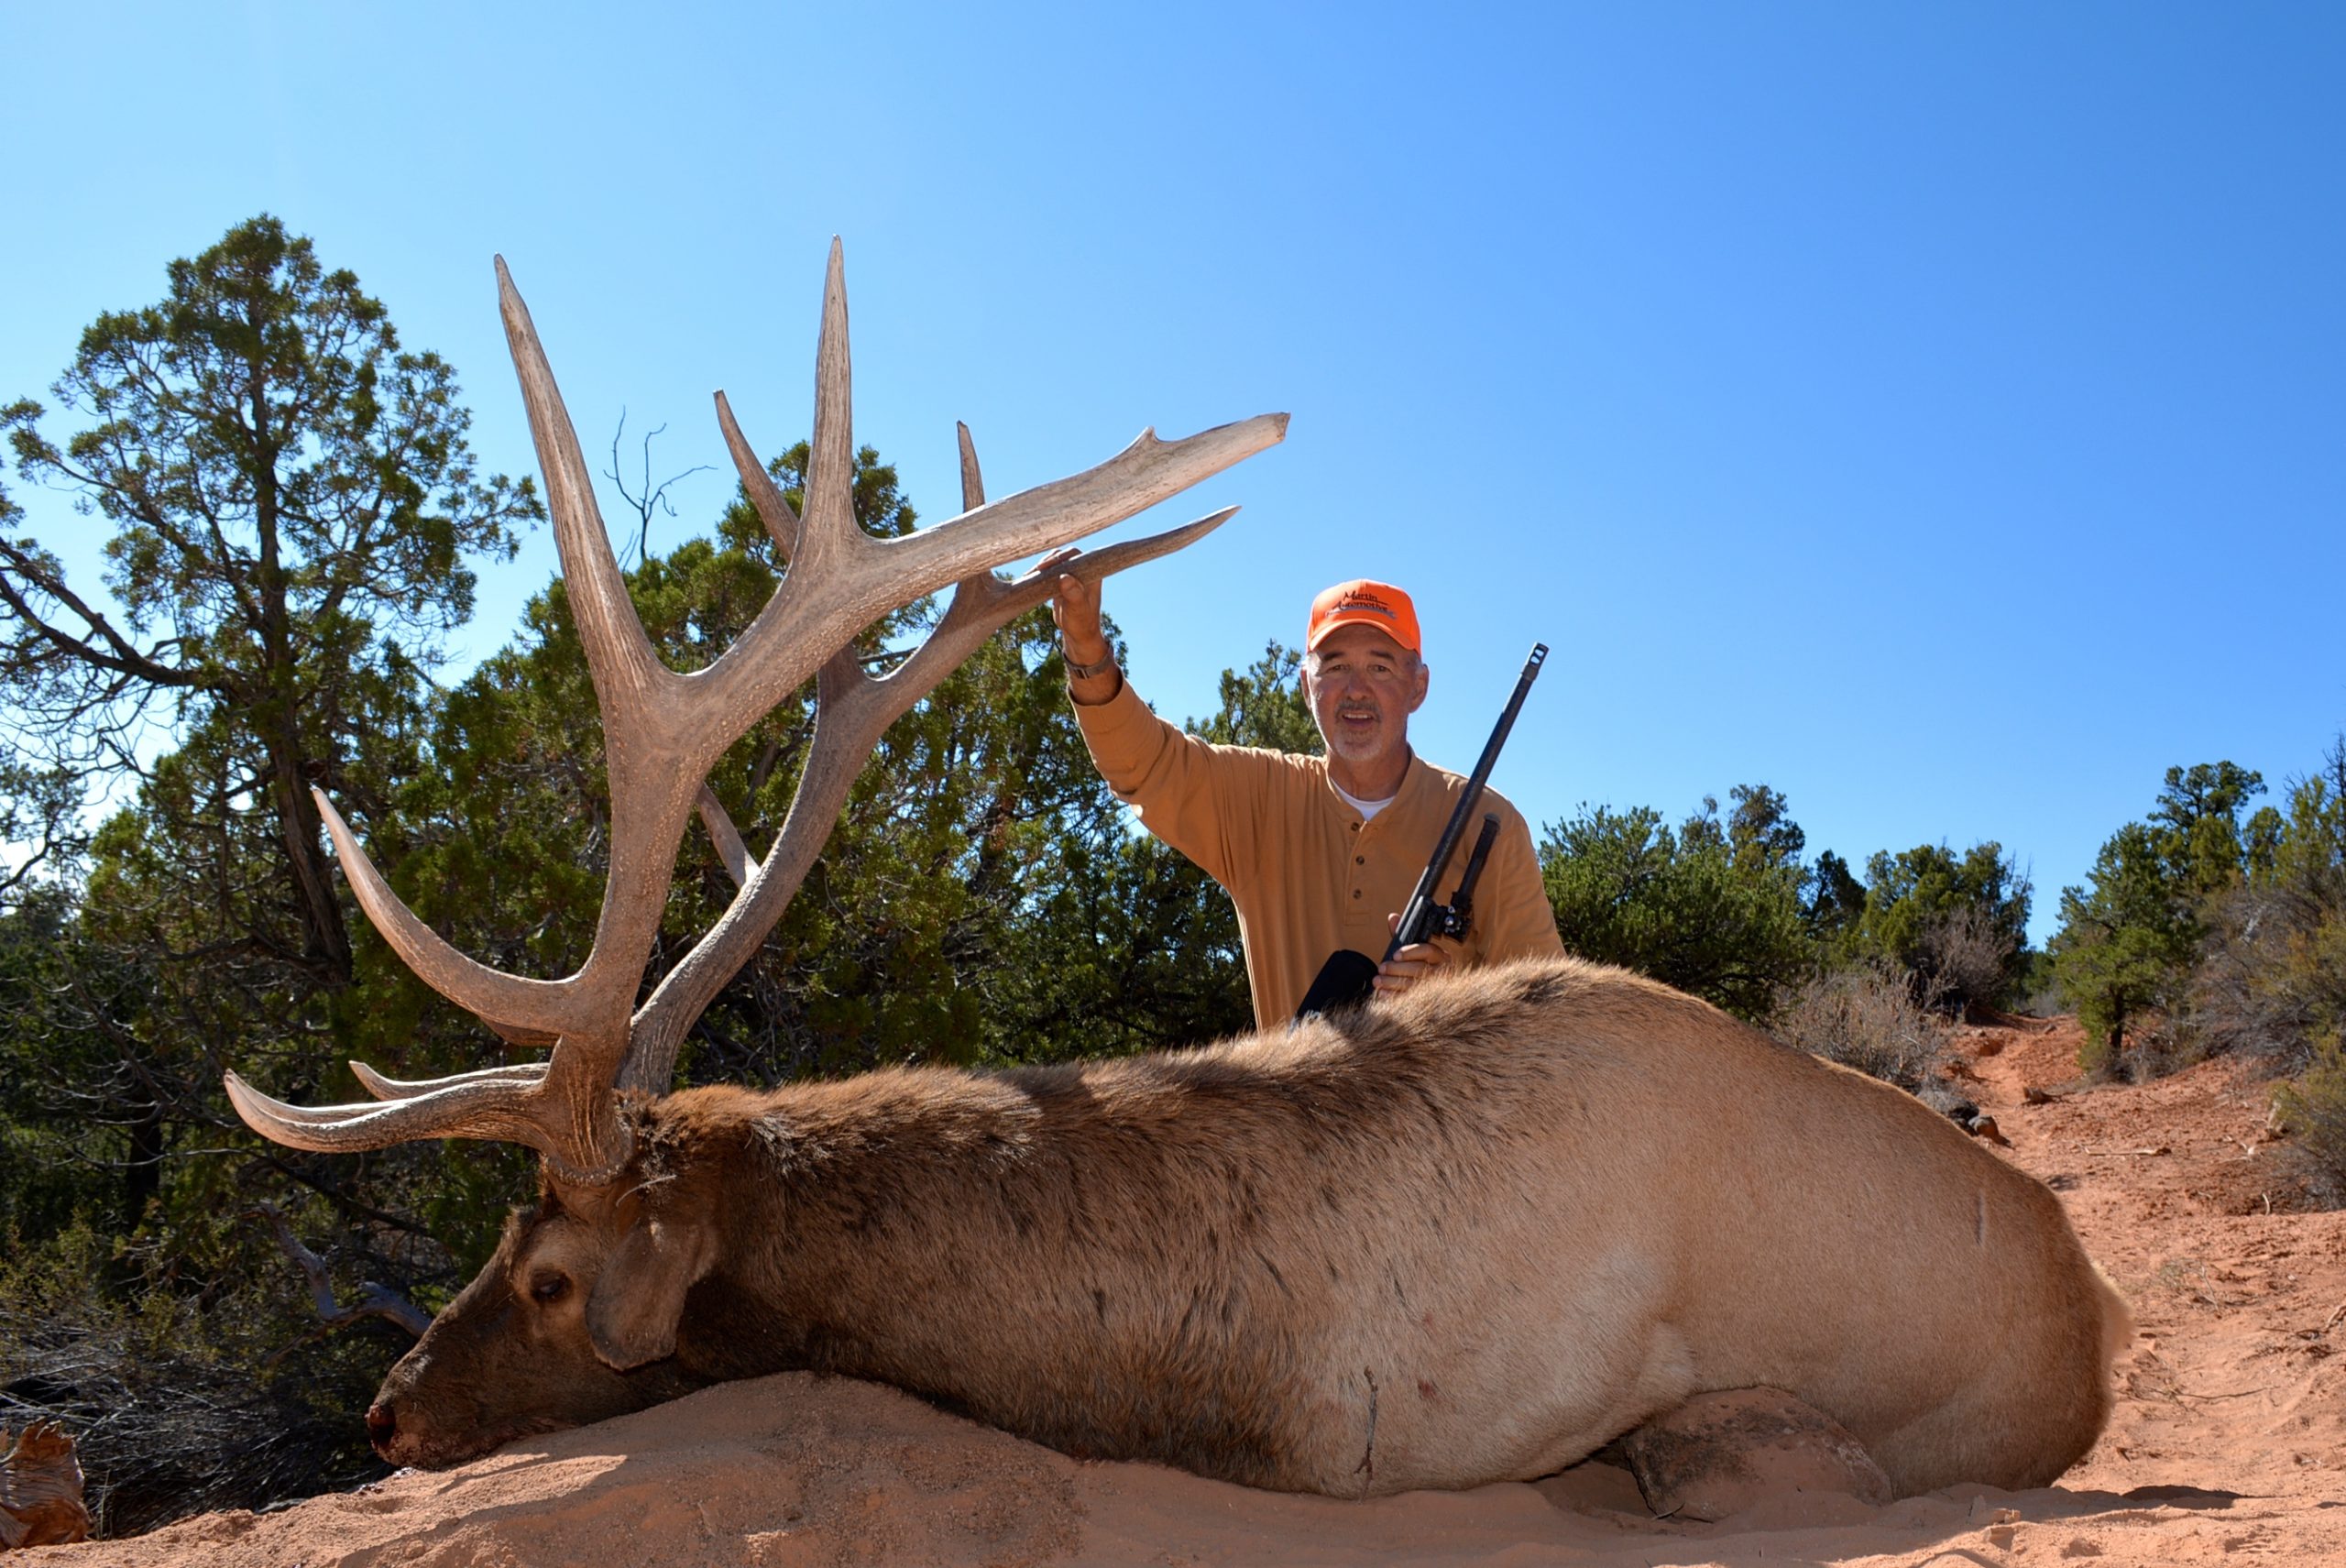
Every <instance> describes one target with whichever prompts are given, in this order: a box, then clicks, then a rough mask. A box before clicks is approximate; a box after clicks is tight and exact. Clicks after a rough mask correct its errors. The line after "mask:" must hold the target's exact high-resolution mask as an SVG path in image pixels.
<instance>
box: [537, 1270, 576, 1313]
mask: <svg viewBox="0 0 2346 1568" xmlns="http://www.w3.org/2000/svg"><path fill="white" fill-rule="evenodd" d="M569 1294H570V1276H568V1275H567V1274H554V1273H547V1274H541V1275H539V1276H538V1277H536V1278H534V1279H532V1280H531V1281H530V1295H531V1297H532V1299H534V1300H536V1301H538V1302H539V1303H540V1304H542V1305H545V1306H551V1305H553V1304H554V1302H556V1301H559V1300H561V1299H563V1298H564V1297H565V1296H567V1295H569Z"/></svg>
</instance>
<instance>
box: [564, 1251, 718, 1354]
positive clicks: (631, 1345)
mask: <svg viewBox="0 0 2346 1568" xmlns="http://www.w3.org/2000/svg"><path fill="white" fill-rule="evenodd" d="M716 1257H717V1241H716V1237H715V1236H714V1235H713V1234H711V1233H710V1230H709V1227H708V1226H707V1225H705V1224H701V1223H696V1222H695V1221H692V1220H688V1219H684V1218H680V1217H678V1216H675V1215H659V1216H654V1215H652V1214H650V1213H645V1214H641V1215H640V1216H638V1217H637V1219H636V1222H635V1223H634V1224H633V1225H632V1226H630V1227H629V1229H628V1233H627V1234H626V1235H625V1236H624V1237H622V1238H621V1239H620V1241H619V1245H618V1246H617V1247H615V1248H613V1249H612V1251H611V1255H610V1256H609V1257H608V1258H606V1259H605V1260H604V1262H603V1267H602V1271H601V1272H600V1273H599V1274H597V1276H596V1278H595V1288H594V1291H593V1292H592V1293H591V1294H590V1295H589V1296H588V1297H587V1299H586V1334H587V1337H588V1338H589V1339H590V1340H592V1341H593V1342H594V1345H595V1354H597V1355H598V1356H600V1357H601V1358H602V1359H603V1361H604V1363H605V1364H606V1365H609V1366H611V1367H613V1368H614V1369H616V1370H618V1371H620V1372H630V1371H632V1370H634V1369H635V1368H636V1367H639V1366H642V1365H646V1364H648V1363H650V1362H654V1361H658V1360H660V1359H661V1358H662V1357H663V1356H668V1355H673V1354H675V1349H676V1324H677V1321H678V1320H680V1319H681V1318H682V1317H683V1316H684V1313H685V1292H686V1291H688V1290H690V1289H691V1288H693V1287H694V1286H695V1285H696V1284H698V1283H699V1282H700V1280H701V1279H702V1278H703V1277H705V1276H706V1275H707V1273H708V1270H709V1266H710V1265H711V1264H712V1263H714V1262H715V1261H716Z"/></svg>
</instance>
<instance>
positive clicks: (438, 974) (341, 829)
mask: <svg viewBox="0 0 2346 1568" xmlns="http://www.w3.org/2000/svg"><path fill="white" fill-rule="evenodd" d="M310 795H311V798H312V799H313V800H315V801H316V802H317V803H318V814H319V816H321V817H323V818H324V819H325V825H326V834H327V836H328V837H329V838H331V839H333V840H334V853H335V854H336V855H337V856H338V857H340V859H341V861H342V874H343V875H344V876H345V877H347V878H348V879H349V881H350V891H351V892H352V893H353V894H356V895H357V898H358V907H359V908H361V909H363V910H365V911H366V912H367V919H368V920H370V921H372V922H374V926H375V929H376V930H377V931H378V932H379V933H381V935H382V938H383V940H384V941H386V942H388V943H389V944H390V948H391V950H392V951H393V952H395V953H397V954H398V955H399V956H400V961H401V962H403V963H405V964H406V965H407V967H408V968H409V969H411V970H414V971H415V975H416V978H417V979H418V980H421V981H423V983H424V984H426V985H428V986H430V987H431V988H432V989H433V990H434V991H436V992H439V993H440V994H441V995H443V996H444V997H446V998H447V999H448V1000H449V1001H451V1002H453V1003H455V1004H456V1005H457V1006H459V1007H461V1008H463V1009H465V1011H466V1012H467V1013H470V1014H474V1015H475V1016H476V1017H477V1018H479V1019H480V1020H481V1021H482V1022H483V1023H485V1024H488V1025H489V1027H491V1028H495V1029H502V1028H509V1027H510V1028H519V1029H526V1030H531V1031H533V1032H534V1031H539V1030H543V1028H544V1027H545V1025H546V1021H547V1019H548V1018H549V1016H550V1015H551V1016H554V1017H555V1018H559V1017H560V1016H561V1015H562V1014H564V1013H565V1011H566V1010H567V1008H566V1003H569V1002H570V1000H571V999H570V997H569V995H568V994H567V992H566V990H565V985H564V983H563V982H562V981H544V980H531V979H528V978H526V977H524V976H521V975H512V974H503V973H500V972H499V971H498V970H493V969H490V968H488V966H487V965H486V964H481V963H477V962H475V961H474V960H473V959H468V958H466V956H465V955H464V954H462V953H460V952H458V951H457V950H456V949H455V948H452V947H450V946H449V945H448V944H447V942H446V941H444V940H443V939H442V938H441V936H440V934H439V933H438V932H436V931H434V930H433V928H432V927H429V926H426V925H425V924H424V923H423V922H422V921H421V920H419V919H417V918H416V917H415V914H414V912H413V911H412V910H411V909H409V908H408V906H407V905H406V904H405V903H403V902H402V901H401V900H400V895H399V894H396V893H393V892H392V891H391V884H390V883H388V882H386V881H384V880H383V873H382V872H378V871H377V870H376V869H375V862H374V861H371V860H369V859H368V858H367V851H366V850H365V849H364V848H363V847H361V846H360V844H359V842H358V836H357V835H356V833H353V832H352V831H351V830H350V824H348V823H347V822H345V821H344V820H343V819H342V813H341V812H339V811H337V810H335V809H334V802H333V801H331V800H329V799H327V798H326V793H325V791H323V790H322V789H319V788H318V787H316V786H315V785H312V786H311V789H310Z"/></svg>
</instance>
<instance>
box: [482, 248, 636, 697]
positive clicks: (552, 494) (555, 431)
mask: <svg viewBox="0 0 2346 1568" xmlns="http://www.w3.org/2000/svg"><path fill="white" fill-rule="evenodd" d="M497 295H498V307H499V312H500V313H502V315H503V317H504V320H505V340H506V344H507V346H508V347H509V348H510V350H511V351H512V355H513V370H514V373H515V375H516V376H518V377H519V378H521V401H522V403H523V405H524V406H525V407H526V408H527V409H528V411H529V416H530V435H531V438H532V441H533V442H534V443H535V444H536V446H537V450H538V466H539V468H540V470H541V471H542V472H543V474H544V476H545V481H546V510H547V511H548V512H550V513H551V514H552V515H553V518H554V548H555V550H556V551H557V552H558V553H559V554H560V555H561V557H562V579H563V582H564V583H565V585H566V586H567V587H568V588H569V591H570V609H571V614H572V615H573V616H574V617H575V618H576V620H577V622H578V640H579V641H580V643H581V644H583V645H584V646H585V648H586V667H587V671H588V673H589V674H591V675H592V676H593V677H594V682H595V695H596V696H597V698H598V699H600V701H601V703H602V707H603V725H604V728H605V729H606V730H608V729H610V727H611V724H612V721H613V719H614V718H639V719H640V718H656V715H657V712H658V710H659V707H660V706H661V705H660V703H659V702H658V701H656V700H651V699H652V695H653V694H654V693H659V694H660V695H661V696H669V695H671V694H668V693H665V692H662V691H661V688H663V687H664V686H667V685H672V684H673V683H674V682H675V681H676V680H678V679H679V677H678V676H677V675H676V674H674V672H673V671H671V670H670V669H669V668H668V667H667V666H666V665H665V664H663V663H661V662H660V656H659V654H658V653H656V652H653V651H652V640H651V639H650V638H648V637H646V636H645V635H644V634H643V625H642V622H641V621H639V620H637V619H636V615H635V604H634V601H633V600H631V599H630V598H628V592H627V579H626V578H625V577H624V576H621V575H620V573H619V558H618V557H617V556H615V555H613V554H611V537H610V533H609V531H608V530H607V529H606V528H605V527H604V526H603V513H602V509H601V508H600V507H599V506H597V504H596V501H595V486H594V481H593V480H592V479H591V478H590V477H588V474H587V469H586V457H585V455H583V454H582V453H581V452H580V451H579V449H578V433H577V432H576V430H574V429H573V428H572V427H571V423H570V414H569V411H568V410H566V409H565V407H564V406H563V401H562V390H561V389H560V388H558V387H557V386H555V385H554V370H553V367H550V366H549V365H548V364H547V363H546V355H545V348H544V345H542V344H541V343H540V342H539V341H538V330H537V327H536V325H535V324H534V323H532V321H531V320H530V307H529V306H528V305H527V304H525V303H524V302H522V299H521V291H520V290H519V289H516V288H515V287H514V286H513V275H512V274H511V273H510V272H509V271H507V270H506V267H505V258H503V257H501V256H500V257H499V258H497Z"/></svg>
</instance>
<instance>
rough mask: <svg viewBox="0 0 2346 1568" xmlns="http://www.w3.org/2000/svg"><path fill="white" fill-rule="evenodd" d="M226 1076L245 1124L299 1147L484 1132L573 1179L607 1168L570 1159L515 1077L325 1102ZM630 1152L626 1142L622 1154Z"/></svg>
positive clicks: (370, 1144) (372, 1145) (350, 1149)
mask: <svg viewBox="0 0 2346 1568" xmlns="http://www.w3.org/2000/svg"><path fill="white" fill-rule="evenodd" d="M225 1081H226V1083H227V1087H228V1101H229V1103H231V1104H232V1105H234V1106H235V1107H236V1114H237V1115H238V1116H241V1117H242V1118H244V1122H245V1124H246V1125H247V1126H248V1127H250V1128H251V1129H252V1130H253V1131H254V1132H256V1133H258V1134H260V1135H261V1136H263V1137H265V1138H268V1139H269V1140H270V1141H271V1142H273V1143H280V1144H284V1145H287V1146H291V1147H293V1148H297V1149H311V1150H313V1151H315V1152H317V1153H320V1154H353V1153H356V1152H358V1151H359V1150H362V1149H379V1148H388V1147H389V1146H391V1145H393V1144H403V1143H411V1142H413V1141H415V1140H416V1139H419V1138H485V1139H491V1140H495V1141H499V1142H504V1143H516V1144H522V1145H525V1146H528V1147H531V1148H533V1149H536V1150H537V1151H538V1152H539V1153H540V1154H542V1155H543V1156H544V1157H546V1159H547V1160H548V1161H549V1162H551V1163H552V1164H553V1165H554V1168H555V1169H556V1171H557V1173H558V1174H561V1175H563V1176H564V1177H565V1178H566V1179H573V1180H577V1181H581V1182H589V1181H592V1180H594V1179H597V1177H599V1176H602V1175H604V1174H605V1173H604V1172H603V1171H601V1170H593V1169H580V1168H576V1167H575V1166H574V1165H572V1163H571V1161H570V1159H569V1154H570V1153H571V1152H572V1151H571V1150H570V1149H569V1148H568V1147H567V1146H565V1144H564V1142H563V1140H562V1139H561V1138H560V1136H559V1135H557V1133H556V1132H555V1130H554V1127H553V1126H551V1125H550V1124H549V1121H548V1119H547V1117H546V1116H545V1114H544V1105H543V1095H541V1094H539V1093H537V1092H535V1091H536V1088H537V1086H535V1085H531V1084H523V1083H521V1082H519V1081H517V1080H510V1079H490V1080H477V1079H463V1080H457V1081H455V1082H454V1083H451V1084H449V1085H447V1086H446V1087H444V1088H441V1089H436V1090H433V1091H430V1092H426V1093H422V1094H413V1095H406V1096H402V1097H400V1098H399V1099H396V1100H390V1101H386V1102H366V1103H363V1104H357V1105H319V1106H304V1105H289V1104H287V1103H286V1102H284V1101H282V1100H277V1099H272V1098H271V1097H270V1096H269V1095H266V1094H263V1093H262V1092H260V1091H258V1090H257V1089H255V1088H253V1087H252V1086H251V1085H250V1084H248V1083H247V1082H246V1081H245V1080H243V1079H241V1078H239V1077H237V1076H236V1074H235V1073H233V1072H231V1073H228V1074H226V1075H225ZM624 1157H625V1151H624V1149H622V1151H621V1152H620V1156H619V1158H620V1159H624ZM617 1164H618V1161H616V1160H615V1161H613V1162H612V1168H616V1166H617Z"/></svg>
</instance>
